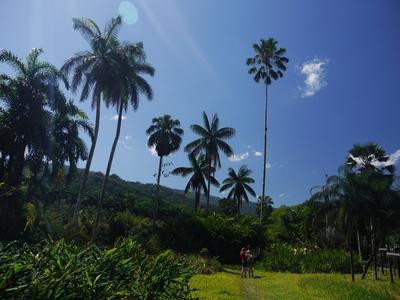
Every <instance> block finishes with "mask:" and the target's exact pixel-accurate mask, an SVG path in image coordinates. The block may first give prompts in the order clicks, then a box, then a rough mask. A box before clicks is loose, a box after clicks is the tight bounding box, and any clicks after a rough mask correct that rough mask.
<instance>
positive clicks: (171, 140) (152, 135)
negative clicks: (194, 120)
mask: <svg viewBox="0 0 400 300" xmlns="http://www.w3.org/2000/svg"><path fill="white" fill-rule="evenodd" d="M180 126H181V124H180V122H179V120H174V119H172V118H171V116H170V115H164V116H162V117H159V118H154V119H153V120H152V125H151V126H150V127H149V128H148V129H147V130H146V133H147V134H148V135H149V139H148V141H147V145H148V146H149V147H150V148H152V147H154V149H155V150H156V152H157V154H158V156H160V157H161V156H166V155H169V154H171V153H172V152H175V151H177V150H178V149H179V147H180V145H181V143H182V135H183V129H182V128H180Z"/></svg>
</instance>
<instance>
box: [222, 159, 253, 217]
mask: <svg viewBox="0 0 400 300" xmlns="http://www.w3.org/2000/svg"><path fill="white" fill-rule="evenodd" d="M250 174H251V170H249V169H248V168H247V166H241V167H240V169H239V171H238V173H236V172H235V170H234V169H232V168H229V169H228V177H227V178H226V179H225V180H224V181H223V186H222V187H221V189H220V192H224V191H226V190H228V189H230V191H229V194H228V197H227V198H228V199H234V200H235V201H236V203H237V212H238V214H240V208H241V207H242V202H243V199H244V200H246V202H249V196H248V195H247V193H249V194H250V195H251V196H253V197H255V196H256V192H255V191H254V190H253V188H252V187H251V186H250V184H252V183H254V179H253V178H251V177H250Z"/></svg>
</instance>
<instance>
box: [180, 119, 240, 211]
mask: <svg viewBox="0 0 400 300" xmlns="http://www.w3.org/2000/svg"><path fill="white" fill-rule="evenodd" d="M203 126H204V127H203ZM203 126H201V125H196V124H194V125H191V126H190V128H191V129H192V131H193V132H194V133H196V134H197V135H199V136H200V137H199V138H198V139H196V140H194V141H193V142H191V143H189V144H188V145H186V147H185V151H187V152H190V153H193V154H194V155H197V154H199V153H204V154H205V158H206V163H207V164H208V165H209V166H210V168H209V169H208V170H209V172H211V170H214V171H213V172H215V171H216V169H217V168H220V167H221V159H220V156H219V150H221V151H222V152H223V153H224V154H225V155H227V156H232V155H233V150H232V148H231V146H230V145H229V144H228V143H227V142H225V140H226V139H229V138H231V137H233V136H234V135H235V129H233V128H232V127H223V128H219V118H218V115H217V114H215V115H214V116H213V118H212V120H211V123H210V121H209V119H208V117H207V114H206V113H205V112H203ZM213 176H214V177H215V174H214V175H213ZM211 177H212V176H211V173H209V174H208V175H207V178H211ZM211 183H212V182H210V181H208V185H207V202H206V214H208V211H209V206H210V189H211Z"/></svg>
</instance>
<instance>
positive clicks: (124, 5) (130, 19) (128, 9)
mask: <svg viewBox="0 0 400 300" xmlns="http://www.w3.org/2000/svg"><path fill="white" fill-rule="evenodd" d="M118 14H119V15H120V16H121V17H122V21H123V22H124V23H126V24H130V25H132V24H135V23H136V22H137V20H138V11H137V9H136V7H135V5H133V3H132V2H129V1H122V2H121V3H120V4H119V7H118Z"/></svg>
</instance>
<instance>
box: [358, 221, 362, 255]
mask: <svg viewBox="0 0 400 300" xmlns="http://www.w3.org/2000/svg"><path fill="white" fill-rule="evenodd" d="M357 248H358V256H359V257H360V261H361V260H362V253H361V242H360V230H359V228H358V227H357Z"/></svg>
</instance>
